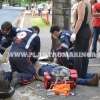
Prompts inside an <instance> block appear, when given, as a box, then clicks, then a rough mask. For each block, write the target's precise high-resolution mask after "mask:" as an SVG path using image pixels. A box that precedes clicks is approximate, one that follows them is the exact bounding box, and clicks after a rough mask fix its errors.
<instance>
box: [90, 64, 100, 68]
mask: <svg viewBox="0 0 100 100" xmlns="http://www.w3.org/2000/svg"><path fill="white" fill-rule="evenodd" d="M88 66H89V67H100V64H89V65H88Z"/></svg>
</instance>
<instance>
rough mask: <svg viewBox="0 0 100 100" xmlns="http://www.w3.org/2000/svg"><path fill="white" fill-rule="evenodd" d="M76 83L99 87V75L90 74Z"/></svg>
mask: <svg viewBox="0 0 100 100" xmlns="http://www.w3.org/2000/svg"><path fill="white" fill-rule="evenodd" d="M76 83H77V84H78V85H88V86H98V84H99V79H98V75H97V74H90V73H88V74H87V75H86V76H85V77H84V78H78V79H77V81H76Z"/></svg>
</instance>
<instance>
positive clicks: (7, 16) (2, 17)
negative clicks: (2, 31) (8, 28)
mask: <svg viewBox="0 0 100 100" xmlns="http://www.w3.org/2000/svg"><path fill="white" fill-rule="evenodd" d="M21 11H22V10H21V9H13V8H12V9H0V25H1V24H2V23H3V22H4V21H10V22H12V23H13V22H14V21H15V19H16V18H17V16H19V15H20V13H21Z"/></svg>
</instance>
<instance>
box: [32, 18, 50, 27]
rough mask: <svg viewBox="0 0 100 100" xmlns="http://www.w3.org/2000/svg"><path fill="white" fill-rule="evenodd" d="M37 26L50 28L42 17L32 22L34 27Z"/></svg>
mask: <svg viewBox="0 0 100 100" xmlns="http://www.w3.org/2000/svg"><path fill="white" fill-rule="evenodd" d="M35 25H37V26H39V27H40V28H44V27H46V26H48V25H46V24H45V23H44V21H43V20H42V18H41V17H38V18H37V17H36V18H33V20H32V26H35Z"/></svg>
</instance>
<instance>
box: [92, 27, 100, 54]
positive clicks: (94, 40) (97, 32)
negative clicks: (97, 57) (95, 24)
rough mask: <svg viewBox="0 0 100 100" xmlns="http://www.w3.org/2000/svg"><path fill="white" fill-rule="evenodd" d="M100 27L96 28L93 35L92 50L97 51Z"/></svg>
mask: <svg viewBox="0 0 100 100" xmlns="http://www.w3.org/2000/svg"><path fill="white" fill-rule="evenodd" d="M99 30H100V29H98V28H94V35H93V45H92V52H95V53H96V52H97V40H98V37H99V34H100V33H99V32H100V31H99Z"/></svg>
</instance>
